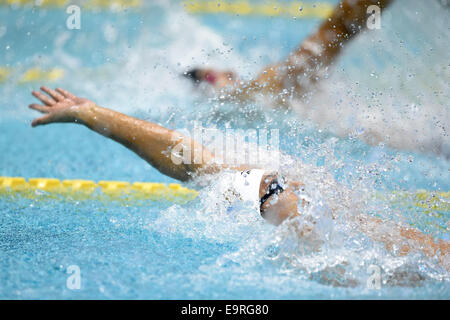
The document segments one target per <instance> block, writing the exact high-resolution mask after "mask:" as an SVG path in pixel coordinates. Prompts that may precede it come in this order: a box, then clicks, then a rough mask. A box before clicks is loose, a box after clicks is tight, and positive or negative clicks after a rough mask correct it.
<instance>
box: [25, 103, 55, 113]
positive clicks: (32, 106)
mask: <svg viewBox="0 0 450 320" xmlns="http://www.w3.org/2000/svg"><path fill="white" fill-rule="evenodd" d="M28 107H29V108H30V109H33V110H36V111H39V112H41V113H49V112H50V110H51V109H50V107H48V106H42V105H40V104H37V103H33V104H30V105H29V106H28Z"/></svg>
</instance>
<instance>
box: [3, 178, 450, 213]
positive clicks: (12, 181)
mask: <svg viewBox="0 0 450 320" xmlns="http://www.w3.org/2000/svg"><path fill="white" fill-rule="evenodd" d="M16 194H19V195H21V196H25V197H27V198H37V197H50V198H52V197H53V198H58V196H59V197H61V196H62V197H65V198H70V199H75V200H85V199H106V200H114V199H117V200H120V199H122V200H132V199H141V200H148V199H150V200H169V201H174V202H188V201H191V200H193V199H195V198H196V197H197V195H198V192H197V191H195V190H192V189H188V188H186V187H183V186H181V185H180V184H176V183H171V184H164V183H154V182H134V183H130V182H125V181H99V182H98V183H96V182H94V181H92V180H62V181H61V180H59V179H49V178H30V179H28V181H27V180H26V179H25V178H23V177H0V195H1V196H13V195H16ZM102 195H103V196H106V198H104V197H103V198H102V197H101V196H102ZM376 198H377V199H380V200H386V201H389V202H391V203H394V204H397V205H400V206H402V207H411V206H415V207H419V208H423V209H425V211H427V212H431V211H441V212H449V211H450V191H447V192H437V191H426V190H418V191H414V192H407V191H392V192H391V193H389V194H386V193H384V194H377V196H376Z"/></svg>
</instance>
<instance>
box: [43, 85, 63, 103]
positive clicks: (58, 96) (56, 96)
mask: <svg viewBox="0 0 450 320" xmlns="http://www.w3.org/2000/svg"><path fill="white" fill-rule="evenodd" d="M41 90H42V91H44V92H46V93H47V94H48V95H49V96H50V97H52V98H53V99H55V101H58V102H59V101H63V100H64V96H63V95H62V94H60V93H58V92H56V91H55V90H52V89H50V88H47V87H45V86H43V87H41Z"/></svg>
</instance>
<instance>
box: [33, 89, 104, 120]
mask: <svg viewBox="0 0 450 320" xmlns="http://www.w3.org/2000/svg"><path fill="white" fill-rule="evenodd" d="M41 90H42V91H44V92H45V93H47V94H48V95H45V94H43V93H42V92H39V91H33V92H32V94H33V96H35V97H36V98H38V99H39V100H40V101H41V102H42V103H43V105H41V104H37V103H33V104H31V105H30V106H29V108H30V109H33V110H37V111H39V112H41V113H44V114H45V115H44V116H42V117H40V118H36V119H34V120H33V122H32V123H31V125H32V126H33V127H36V126H40V125H44V124H49V123H55V122H75V123H79V122H81V121H80V119H79V117H78V115H79V113H80V112H81V111H82V110H83V109H86V108H89V107H95V103H94V102H92V101H89V100H88V99H84V98H79V97H77V96H75V95H73V94H72V93H70V92H68V91H66V90H64V89H60V88H57V89H56V90H52V89H49V88H47V87H45V86H44V87H41Z"/></svg>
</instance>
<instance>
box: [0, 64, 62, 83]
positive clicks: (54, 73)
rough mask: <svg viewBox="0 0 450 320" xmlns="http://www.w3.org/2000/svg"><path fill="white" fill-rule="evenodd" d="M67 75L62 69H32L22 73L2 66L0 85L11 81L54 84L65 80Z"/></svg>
mask: <svg viewBox="0 0 450 320" xmlns="http://www.w3.org/2000/svg"><path fill="white" fill-rule="evenodd" d="M65 73H66V72H65V70H64V69H61V68H51V69H42V68H39V67H32V68H29V69H26V70H24V71H22V72H20V71H15V70H14V69H13V68H11V67H8V66H0V84H1V83H2V82H6V81H8V80H11V79H15V80H16V83H17V84H26V83H30V82H37V81H39V82H40V81H47V82H53V81H57V80H60V79H62V78H64V75H65Z"/></svg>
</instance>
